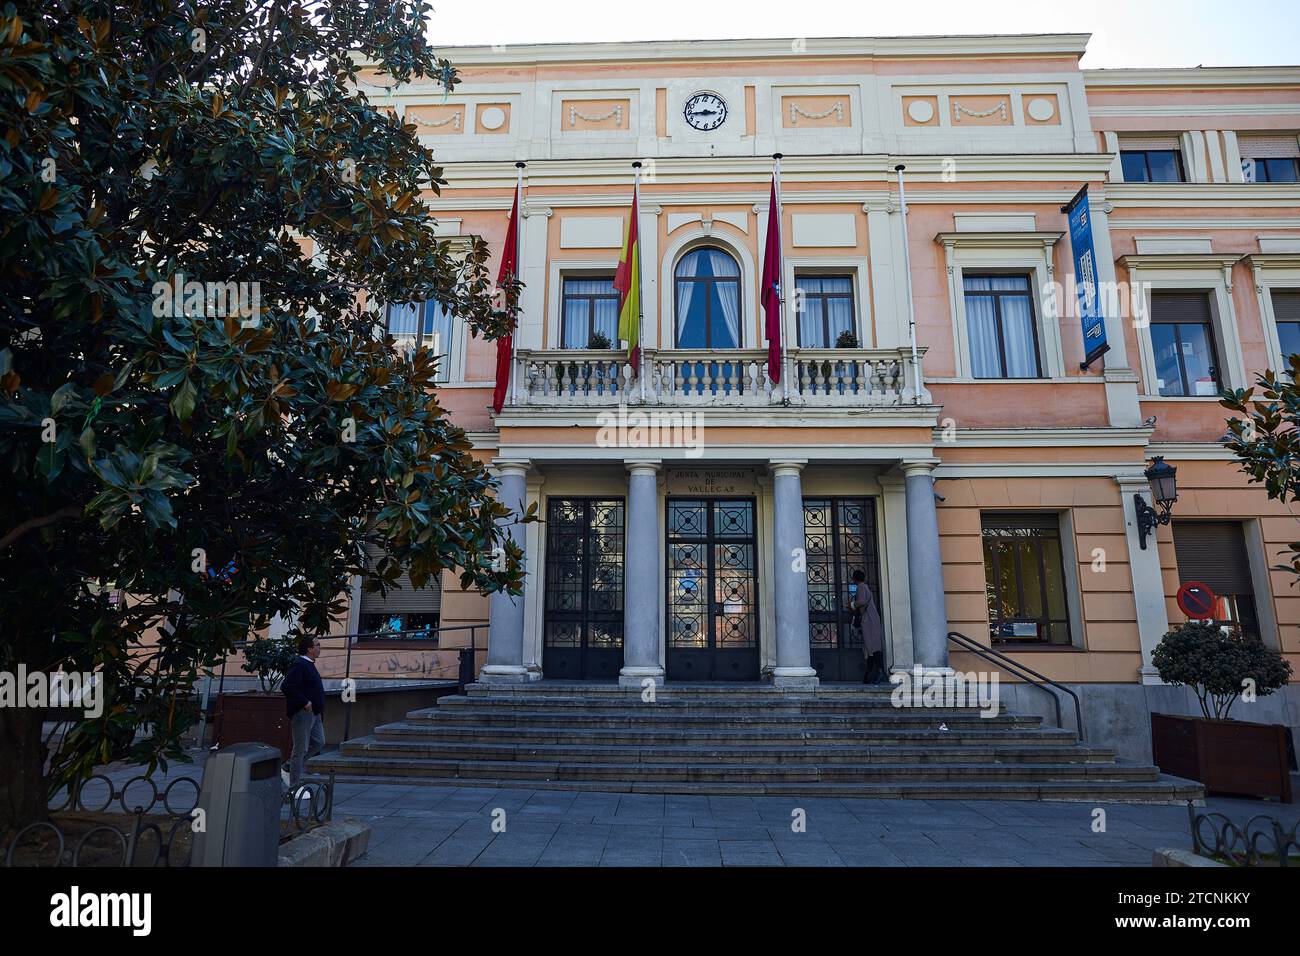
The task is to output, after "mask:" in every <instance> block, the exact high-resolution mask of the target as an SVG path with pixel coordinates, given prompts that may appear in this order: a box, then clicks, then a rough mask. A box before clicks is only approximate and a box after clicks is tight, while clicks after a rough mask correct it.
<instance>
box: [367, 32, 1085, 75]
mask: <svg viewBox="0 0 1300 956" xmlns="http://www.w3.org/2000/svg"><path fill="white" fill-rule="evenodd" d="M1088 39H1089V34H1086V33H1041V34H986V35H979V36H919V37H807V38H803V37H800V38H794V37H788V38H785V39H746V40H653V41H635V42H627V43H529V44H521V45H519V46H495V47H493V46H459V47H439V48H437V49H435V50H434V53H435V54H436V55H438V56H445V57H447V58H448V59H449V60H451V61H452V62H453V63H454V64H456V66H458V67H469V66H484V65H488V66H529V65H537V64H556V63H607V62H615V63H638V62H671V61H680V60H696V61H707V62H718V61H724V60H764V61H768V62H770V61H772V60H781V59H788V60H796V61H803V60H807V59H809V58H810V57H811V58H817V59H826V58H828V57H854V58H861V57H882V58H894V57H926V58H929V57H939V56H952V57H1003V56H1061V57H1080V56H1082V55H1083V52H1084V50H1085V49H1086V48H1087V45H1088ZM358 62H359V63H361V62H362V61H360V60H358Z"/></svg>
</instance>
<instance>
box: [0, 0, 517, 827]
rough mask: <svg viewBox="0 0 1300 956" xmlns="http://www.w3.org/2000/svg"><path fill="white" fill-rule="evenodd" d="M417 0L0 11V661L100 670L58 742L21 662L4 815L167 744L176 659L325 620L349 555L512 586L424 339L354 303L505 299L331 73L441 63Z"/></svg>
mask: <svg viewBox="0 0 1300 956" xmlns="http://www.w3.org/2000/svg"><path fill="white" fill-rule="evenodd" d="M429 13H430V9H429V7H428V6H427V5H426V4H423V3H400V2H384V0H372V2H366V0H312V2H294V0H260V2H259V0H204V2H202V3H198V2H185V0H170V2H169V0H153V2H146V0H103V2H94V0H79V2H75V3H74V2H69V0H42V2H41V3H40V4H38V5H30V4H26V3H24V4H22V5H21V6H20V7H15V6H13V5H12V4H10V5H6V6H4V7H3V8H2V9H0V130H3V131H4V132H3V135H2V136H0V256H2V257H3V262H4V268H3V269H2V270H0V480H2V481H3V494H0V589H2V590H3V593H0V602H2V606H3V613H2V614H0V672H3V673H6V674H11V675H12V674H14V673H17V672H18V671H20V670H24V671H26V672H28V673H31V672H44V673H49V672H51V671H54V670H57V669H62V670H63V671H65V672H67V673H69V674H71V673H84V672H98V673H99V675H100V680H101V682H102V683H101V685H100V686H101V687H102V688H103V689H104V692H105V697H104V701H105V703H104V706H103V707H102V710H101V712H99V713H98V714H97V715H95V716H89V714H90V713H91V711H89V710H86V711H82V712H80V715H79V716H78V717H77V718H75V719H74V721H73V723H72V725H71V729H70V730H69V732H68V733H66V734H64V735H62V737H61V739H60V740H59V741H58V742H57V743H56V744H53V745H49V744H47V741H46V740H45V739H44V738H43V736H42V721H43V720H44V719H45V718H46V717H48V716H49V715H48V714H46V713H43V712H42V711H40V710H39V709H37V708H35V707H32V706H27V705H28V704H31V703H32V702H33V698H32V697H31V696H30V695H28V696H27V697H24V696H23V694H22V693H21V690H22V688H20V693H19V694H18V695H17V697H16V698H13V699H9V700H6V702H5V706H3V707H0V761H2V762H3V766H4V773H3V774H0V824H4V823H13V822H16V821H23V820H28V819H32V818H36V817H39V816H40V815H41V814H42V813H43V812H44V807H45V805H46V802H47V799H48V795H49V793H50V790H51V787H52V786H54V785H56V784H57V783H58V782H60V781H67V780H70V779H75V778H77V777H78V776H83V775H85V774H87V773H88V772H89V771H90V770H91V768H93V767H94V766H95V765H96V764H98V763H101V762H103V761H105V760H108V759H111V758H113V757H117V756H125V755H129V756H130V757H131V758H132V759H134V760H137V761H140V762H142V763H145V764H148V765H149V766H150V768H152V767H153V766H154V765H156V764H159V763H162V764H163V765H165V763H166V760H167V758H168V757H169V756H170V757H175V756H178V755H179V754H180V752H181V751H180V748H179V744H178V738H179V737H180V736H181V734H182V733H183V732H184V731H185V730H186V728H187V727H189V726H190V725H191V724H192V722H193V720H194V719H195V716H196V714H195V706H194V703H193V697H192V687H193V683H194V681H195V679H196V676H197V675H198V674H199V673H200V672H201V670H202V669H203V668H204V667H208V666H211V665H213V664H215V663H216V662H218V661H220V660H221V659H222V658H223V656H224V655H226V653H227V652H228V651H229V650H230V648H231V645H232V643H233V642H235V641H236V640H241V639H244V638H245V637H247V636H248V635H249V633H250V631H251V630H254V629H258V628H261V627H263V626H265V625H266V624H267V622H268V621H269V619H270V618H271V617H272V616H273V615H276V614H281V615H294V616H296V618H297V619H298V621H299V622H300V626H301V627H302V628H303V629H304V630H306V631H309V632H318V633H319V632H322V631H323V630H324V629H326V628H327V626H328V624H329V622H330V620H331V619H332V618H336V617H337V616H338V615H339V614H340V613H341V612H342V611H343V609H344V599H343V597H342V595H343V594H345V593H346V586H347V583H348V581H349V580H350V577H351V576H352V575H360V576H362V577H363V579H365V581H366V583H367V586H370V587H375V586H378V587H385V586H388V585H391V584H392V583H394V582H395V581H396V580H397V579H398V578H399V576H400V575H401V573H402V571H403V570H407V571H409V574H410V578H411V582H412V584H413V585H414V586H415V587H421V586H424V585H425V584H427V583H431V582H432V583H434V584H435V585H436V575H437V574H438V573H439V572H440V571H442V570H443V569H447V568H453V569H456V570H457V571H458V572H459V575H460V582H461V586H462V587H467V588H475V589H478V590H480V591H483V592H493V591H508V592H510V593H518V591H519V587H520V582H521V558H522V556H521V554H520V553H519V551H518V548H517V547H515V546H514V545H513V544H512V543H511V542H510V540H509V539H508V537H507V536H506V535H505V534H504V531H503V524H504V523H505V522H507V521H508V520H511V519H510V518H509V516H508V515H509V512H508V509H507V508H506V507H505V505H504V504H502V503H498V502H497V501H495V500H494V498H493V490H494V484H493V481H492V479H491V477H490V476H489V474H488V473H487V472H486V471H485V469H484V467H483V466H482V465H481V464H480V463H479V462H478V461H476V459H474V458H473V457H471V455H470V446H469V442H468V441H467V440H466V437H465V435H464V433H463V432H462V431H461V430H460V429H458V428H456V427H454V426H452V425H451V424H450V423H449V422H448V421H447V417H446V415H445V413H444V411H443V409H442V408H441V407H440V406H439V404H438V401H437V398H436V397H435V396H434V395H433V393H432V383H433V381H434V376H435V372H436V358H435V356H433V355H431V354H429V353H428V352H426V351H420V352H417V353H415V354H414V355H413V356H411V357H410V358H409V359H407V358H403V357H402V356H400V355H399V354H398V353H397V352H396V351H395V350H394V348H393V345H392V342H391V340H385V339H383V338H382V335H381V334H380V332H379V330H378V329H377V327H376V326H377V320H376V318H375V316H374V315H372V314H371V313H370V312H367V311H365V310H364V309H361V308H359V307H358V303H359V301H365V300H367V297H368V301H371V302H374V301H379V302H401V301H419V300H425V299H429V298H434V297H436V298H437V299H439V300H440V301H442V302H444V303H446V304H447V306H448V307H449V308H450V310H451V311H452V312H453V314H455V315H456V316H458V317H460V318H461V319H463V320H464V321H466V322H467V323H468V325H469V327H470V328H471V329H473V330H474V332H475V334H482V335H484V336H486V337H489V338H495V337H498V336H500V335H501V334H502V333H503V332H504V331H505V329H506V328H507V325H508V322H509V318H508V316H509V312H508V311H507V310H506V309H504V308H501V307H498V306H497V304H494V300H493V298H492V284H491V266H490V263H489V255H488V250H487V248H486V247H485V245H484V244H483V243H481V242H474V243H473V244H472V245H471V246H470V248H469V249H468V251H463V250H461V251H459V252H458V254H456V255H453V254H452V252H451V250H450V249H449V248H448V246H447V243H446V241H445V240H443V241H440V240H438V239H436V238H435V236H434V229H433V222H432V221H431V219H430V216H429V210H428V208H427V207H426V205H425V204H424V202H423V201H422V199H421V197H422V195H424V194H425V191H427V190H432V191H434V192H436V191H437V190H438V186H439V184H440V183H441V182H442V179H441V172H442V171H441V170H440V169H439V168H438V167H437V166H435V165H434V161H433V157H432V155H431V154H430V152H429V151H428V150H427V149H425V148H424V147H423V146H421V144H420V142H419V140H418V138H417V136H416V131H415V130H414V129H413V128H412V127H410V126H403V125H402V124H401V122H400V121H399V120H397V119H395V118H394V117H393V116H392V115H391V114H390V113H388V112H385V111H384V110H382V109H379V108H377V107H375V106H374V105H372V104H371V103H370V102H368V100H367V97H366V96H365V95H364V89H365V88H364V87H358V86H357V85H356V84H355V80H356V79H357V70H358V66H357V64H358V63H359V62H367V63H374V64H378V65H379V69H380V71H381V72H382V73H383V74H384V75H385V79H384V82H394V81H401V82H406V81H410V80H412V79H413V78H421V77H423V78H424V81H425V82H428V83H437V84H441V85H442V86H444V87H446V88H448V89H450V88H451V87H452V85H453V84H454V83H455V82H456V77H455V73H454V70H453V69H452V68H451V66H450V64H448V63H446V62H445V61H443V60H441V59H438V58H435V56H434V55H433V53H432V52H431V50H430V47H429V43H428V41H427V39H426V36H425V20H426V18H427V16H428V14H429ZM307 242H309V243H310V246H309V248H310V250H311V251H312V252H313V253H317V255H316V256H314V257H313V256H309V255H307V254H305V253H304V246H305V244H306V243H307ZM517 293H518V289H517V287H512V288H510V289H508V290H507V297H508V298H512V297H513V296H516V295H517ZM516 504H517V503H516ZM525 520H532V516H531V514H530V515H528V516H526V517H525ZM368 543H369V544H376V545H379V546H381V547H382V548H383V549H384V551H385V552H386V554H387V555H388V556H389V557H388V558H386V559H385V560H383V561H381V562H380V563H379V565H378V567H377V568H370V567H368V565H367V561H366V555H365V548H366V545H367V544H368ZM117 595H123V596H124V597H123V598H122V599H115V598H116V596H117ZM33 686H35V685H34V684H33ZM11 696H12V695H11ZM38 703H39V702H38Z"/></svg>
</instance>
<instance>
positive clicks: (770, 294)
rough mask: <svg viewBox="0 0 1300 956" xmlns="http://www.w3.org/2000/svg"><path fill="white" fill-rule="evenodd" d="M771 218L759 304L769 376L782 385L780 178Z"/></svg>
mask: <svg viewBox="0 0 1300 956" xmlns="http://www.w3.org/2000/svg"><path fill="white" fill-rule="evenodd" d="M768 210H769V211H768V214H767V244H766V246H765V247H764V249H763V284H762V287H761V292H760V293H759V301H760V302H762V303H763V313H764V315H765V316H766V320H765V321H764V323H763V326H764V329H765V331H766V334H767V374H768V376H769V377H770V378H771V379H772V381H773V382H780V381H781V207H780V206H779V205H778V204H777V199H776V176H773V177H772V198H771V200H770V202H769V205H768Z"/></svg>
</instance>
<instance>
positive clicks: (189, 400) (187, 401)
mask: <svg viewBox="0 0 1300 956" xmlns="http://www.w3.org/2000/svg"><path fill="white" fill-rule="evenodd" d="M198 395H199V393H198V389H196V388H195V387H194V383H193V382H191V381H190V380H189V379H188V378H187V379H185V381H184V382H183V383H182V384H181V387H180V388H178V389H177V390H176V393H175V394H174V395H172V400H171V403H170V407H171V410H172V414H173V415H175V416H176V417H177V418H179V419H180V420H181V421H188V420H189V417H190V416H191V415H193V414H194V404H195V402H196V401H197V400H198Z"/></svg>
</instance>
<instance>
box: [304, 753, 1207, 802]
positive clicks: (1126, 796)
mask: <svg viewBox="0 0 1300 956" xmlns="http://www.w3.org/2000/svg"><path fill="white" fill-rule="evenodd" d="M327 759H328V758H324V757H317V758H315V759H314V760H313V761H312V763H311V769H312V771H313V772H315V771H316V770H317V765H318V763H320V762H321V761H325V760H327ZM325 771H326V772H328V768H325ZM342 780H343V781H345V782H347V783H349V784H381V785H400V786H408V787H409V786H419V787H435V788H441V789H449V790H462V789H465V788H471V789H473V790H474V791H476V792H482V791H483V790H485V789H493V790H514V789H521V788H522V789H530V790H548V791H553V790H559V791H568V792H577V791H589V792H604V793H661V794H684V795H723V796H725V795H730V796H781V797H789V798H791V799H798V798H800V797H808V798H815V797H823V798H824V797H853V798H862V799H882V800H884V799H892V800H903V799H914V800H1069V801H1086V802H1089V803H1098V802H1104V803H1148V804H1175V805H1180V806H1181V805H1184V804H1186V802H1187V801H1188V800H1191V801H1193V803H1194V804H1195V805H1197V806H1203V805H1204V798H1205V791H1204V789H1203V788H1202V787H1201V785H1200V784H1198V783H1195V782H1193V781H1189V780H1183V779H1182V778H1179V777H1171V776H1168V775H1166V774H1160V775H1159V776H1157V777H1156V778H1155V779H1154V780H1150V781H1132V780H1126V781H1115V780H1110V781H1108V780H1097V781H1073V780H1071V781H1039V782H1034V783H1024V782H995V781H969V780H951V781H943V782H937V783H932V782H916V781H913V782H908V783H812V782H797V783H790V782H785V781H771V782H752V781H751V782H744V783H729V782H725V781H717V780H712V781H670V782H664V781H644V780H638V781H611V780H519V779H511V778H508V777H502V778H491V777H483V778H477V779H474V780H466V779H464V778H448V777H412V776H406V775H403V776H397V775H391V774H383V773H355V774H353V773H349V774H347V775H346V776H344V777H343V778H342Z"/></svg>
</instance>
